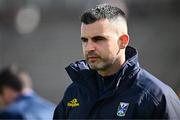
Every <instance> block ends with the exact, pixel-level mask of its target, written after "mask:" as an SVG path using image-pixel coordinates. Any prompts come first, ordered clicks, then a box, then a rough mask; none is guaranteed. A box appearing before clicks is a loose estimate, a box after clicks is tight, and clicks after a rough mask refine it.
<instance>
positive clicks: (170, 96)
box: [156, 89, 180, 120]
mask: <svg viewBox="0 0 180 120" xmlns="http://www.w3.org/2000/svg"><path fill="white" fill-rule="evenodd" d="M156 115H158V116H159V117H158V118H160V119H170V120H173V119H177V120H179V119H180V100H179V98H178V97H177V95H176V94H175V92H174V91H172V90H171V89H170V91H168V93H166V94H165V95H163V97H162V99H161V102H160V104H159V105H158V107H157V109H156Z"/></svg>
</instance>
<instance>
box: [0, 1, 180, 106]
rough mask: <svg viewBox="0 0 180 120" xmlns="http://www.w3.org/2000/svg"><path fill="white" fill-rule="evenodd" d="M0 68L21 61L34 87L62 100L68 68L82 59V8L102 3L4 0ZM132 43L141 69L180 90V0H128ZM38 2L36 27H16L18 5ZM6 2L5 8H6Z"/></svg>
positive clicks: (50, 97) (57, 99)
mask: <svg viewBox="0 0 180 120" xmlns="http://www.w3.org/2000/svg"><path fill="white" fill-rule="evenodd" d="M0 3H1V9H0V68H3V67H4V66H6V65H8V64H11V63H17V64H19V65H21V66H23V67H24V68H25V69H27V70H28V71H29V73H30V75H31V77H32V79H33V83H34V89H35V90H36V91H37V92H38V93H39V94H40V95H42V96H43V97H45V98H47V99H49V100H51V101H53V102H54V103H58V102H59V101H60V99H61V98H62V96H63V93H64V91H65V89H66V87H67V86H68V85H69V84H70V83H71V80H70V78H69V77H68V76H67V74H66V72H65V70H64V68H65V67H66V66H67V65H69V64H70V63H71V62H73V61H76V60H79V59H82V51H81V50H82V49H81V42H80V22H79V17H80V15H81V12H82V11H83V10H84V9H86V8H90V7H91V6H94V5H95V4H97V3H99V2H97V1H92V0H87V1H86V2H84V1H83V0H77V1H76V2H73V3H72V1H70V0H67V1H60V0H53V1H50V0H45V1H43V0H38V1H33V0H32V1H30V0H26V2H22V1H19V3H18V4H17V5H12V4H16V3H15V2H12V0H7V1H6V2H3V0H1V1H0ZM125 3H126V5H127V6H126V7H127V9H128V11H127V12H128V24H129V34H130V45H131V46H134V47H136V48H137V49H138V52H139V60H140V64H141V67H143V68H145V69H147V70H148V71H149V72H151V73H152V74H154V75H155V76H156V77H158V78H159V79H161V80H162V81H164V82H165V83H167V84H168V85H170V86H171V87H172V88H173V89H174V90H175V91H177V92H178V91H179V90H180V88H179V85H180V82H179V80H180V74H179V73H180V55H179V52H180V41H179V33H180V32H179V26H180V22H179V21H180V13H179V12H180V10H179V7H180V2H179V1H176V0H159V1H156V0H152V1H148V0H138V1H134V0H126V1H125ZM27 4H35V5H37V6H39V8H40V10H41V19H40V23H39V25H38V27H37V28H36V29H35V30H34V31H33V32H31V33H29V34H20V33H18V32H17V30H16V29H15V25H14V18H15V17H16V14H17V12H18V9H19V8H21V7H22V6H24V5H27ZM2 6H4V7H2Z"/></svg>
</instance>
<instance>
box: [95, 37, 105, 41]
mask: <svg viewBox="0 0 180 120" xmlns="http://www.w3.org/2000/svg"><path fill="white" fill-rule="evenodd" d="M103 40H106V38H104V37H95V38H93V41H94V42H98V41H103Z"/></svg>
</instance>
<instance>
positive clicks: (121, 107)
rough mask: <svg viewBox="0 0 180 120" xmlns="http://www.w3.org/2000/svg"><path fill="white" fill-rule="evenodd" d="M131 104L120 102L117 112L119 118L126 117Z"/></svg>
mask: <svg viewBox="0 0 180 120" xmlns="http://www.w3.org/2000/svg"><path fill="white" fill-rule="evenodd" d="M128 107H129V103H125V102H120V103H119V106H118V110H117V116H119V117H123V116H125V115H126V112H127V110H128Z"/></svg>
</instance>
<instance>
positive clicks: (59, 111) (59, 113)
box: [53, 100, 66, 120]
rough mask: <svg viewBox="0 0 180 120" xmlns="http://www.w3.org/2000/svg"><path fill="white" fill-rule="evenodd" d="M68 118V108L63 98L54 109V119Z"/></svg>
mask: <svg viewBox="0 0 180 120" xmlns="http://www.w3.org/2000/svg"><path fill="white" fill-rule="evenodd" d="M56 119H66V108H65V105H64V102H63V100H62V101H61V102H60V103H59V104H58V106H57V107H56V109H55V111H54V115H53V120H56Z"/></svg>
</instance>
